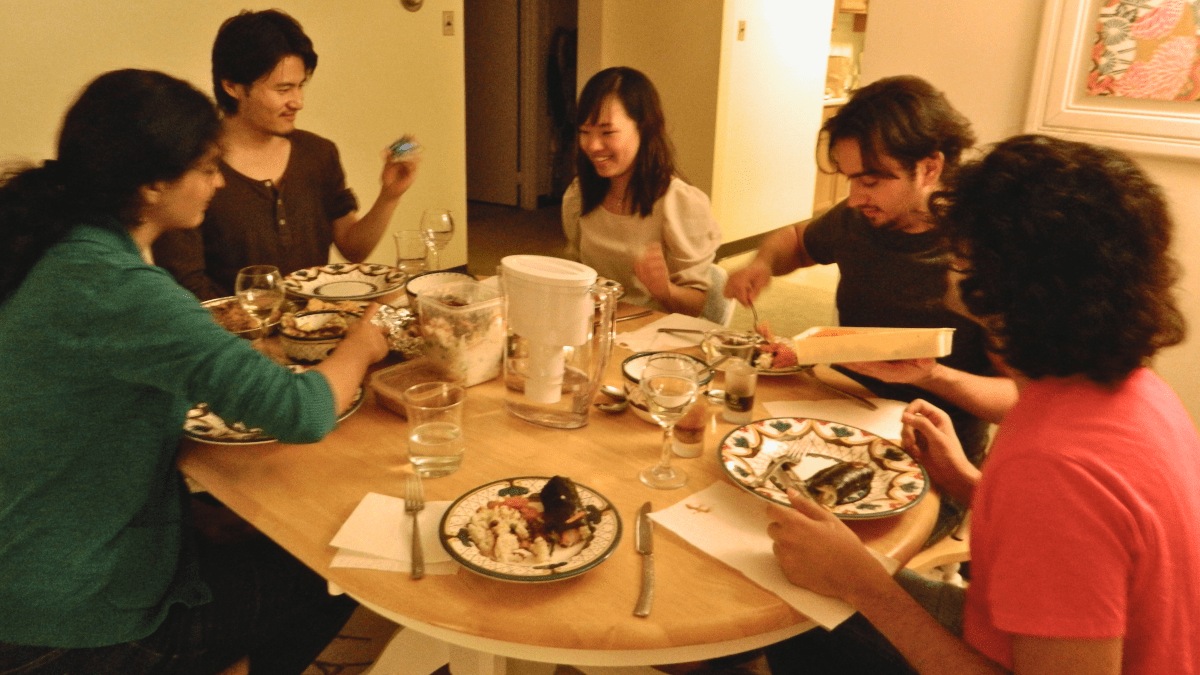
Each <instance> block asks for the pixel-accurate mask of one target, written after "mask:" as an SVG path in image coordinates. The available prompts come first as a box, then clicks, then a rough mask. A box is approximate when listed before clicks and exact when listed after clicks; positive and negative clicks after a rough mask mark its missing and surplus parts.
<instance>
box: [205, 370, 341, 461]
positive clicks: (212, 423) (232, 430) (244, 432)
mask: <svg viewBox="0 0 1200 675" xmlns="http://www.w3.org/2000/svg"><path fill="white" fill-rule="evenodd" d="M286 368H288V369H289V370H291V371H292V372H294V373H302V372H304V371H305V370H308V369H307V368H305V367H304V366H297V365H290V366H286ZM362 403H363V389H362V387H359V388H358V391H356V392H354V400H353V401H351V403H350V407H349V408H347V409H346V412H344V413H342V414H341V415H339V416H338V421H339V422H341V421H342V420H344V419H346V418H347V417H349V416H350V415H353V414H354V411H356V410H358V409H359V408H360V407H361V406H362ZM183 435H184V436H187V437H188V438H194V439H195V440H197V441H203V442H205V443H212V444H214V445H257V444H259V443H274V442H275V441H276V439H275V437H273V436H268V435H267V434H265V433H263V430H262V429H258V428H248V427H246V425H245V424H242V423H241V422H233V423H232V424H231V423H228V422H226V421H225V420H223V419H221V416H220V415H218V414H216V413H215V412H213V411H212V410H209V408H208V404H207V403H197V404H196V405H194V406H192V409H191V410H189V411H188V412H187V417H185V418H184V421H183Z"/></svg>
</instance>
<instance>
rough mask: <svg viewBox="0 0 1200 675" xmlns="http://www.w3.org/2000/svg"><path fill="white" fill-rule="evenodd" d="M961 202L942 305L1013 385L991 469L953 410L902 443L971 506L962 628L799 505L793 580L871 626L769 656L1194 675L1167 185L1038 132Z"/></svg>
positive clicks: (974, 183) (991, 164) (1195, 490)
mask: <svg viewBox="0 0 1200 675" xmlns="http://www.w3.org/2000/svg"><path fill="white" fill-rule="evenodd" d="M950 187H951V188H952V189H951V190H950V191H949V192H946V193H942V194H940V195H938V196H937V198H936V199H935V200H934V204H935V209H934V213H935V216H936V218H937V220H938V223H939V227H943V228H944V231H945V232H946V235H947V237H948V238H949V240H950V242H951V244H952V246H953V247H954V250H955V251H957V252H958V258H957V260H956V262H955V263H954V264H953V265H952V268H951V269H950V270H948V274H949V275H950V277H951V281H952V283H951V284H950V287H951V295H952V296H953V297H952V298H949V299H948V302H951V303H953V304H954V306H956V307H958V309H959V311H960V312H962V313H963V314H966V315H968V316H971V317H973V318H974V319H975V320H976V321H978V322H979V323H980V324H981V325H982V326H983V327H984V329H985V330H986V332H987V334H988V339H989V349H990V351H991V354H992V356H993V359H994V360H995V362H996V363H997V366H998V367H999V368H1000V370H1001V371H1003V372H1004V373H1006V374H1008V375H1010V376H1011V377H1012V378H1013V379H1014V381H1015V382H1016V383H1017V386H1018V389H1019V399H1018V402H1017V404H1016V406H1015V407H1014V408H1013V409H1012V410H1011V411H1010V412H1009V414H1008V415H1007V416H1006V417H1005V419H1004V422H1003V423H1002V424H1001V426H1000V429H999V431H998V433H997V436H996V439H995V442H994V444H993V446H992V450H991V453H990V455H989V457H988V458H987V460H986V461H985V463H984V465H983V467H982V471H980V470H979V469H976V468H974V467H973V466H972V465H971V464H970V463H969V462H968V461H967V460H966V458H965V456H964V455H963V453H962V449H961V447H960V445H959V443H958V440H957V438H956V437H955V436H954V431H953V428H952V427H951V426H950V424H949V421H948V419H947V417H946V415H945V414H944V413H943V412H942V411H941V410H939V409H938V408H936V407H934V406H932V405H930V404H928V403H926V402H925V401H921V400H918V401H914V402H913V403H912V404H911V405H909V407H908V408H907V410H906V411H905V413H904V416H903V421H904V424H905V429H904V439H903V440H904V443H905V446H906V448H907V449H908V450H909V451H910V452H911V453H912V454H913V455H914V456H915V457H916V458H917V459H918V460H919V461H921V463H922V464H923V465H924V466H925V468H926V469H927V470H928V471H929V473H930V475H931V476H932V477H933V479H934V481H935V482H936V483H937V484H938V485H940V486H942V487H943V489H944V490H945V491H946V492H947V493H949V494H950V495H952V496H954V497H956V498H958V499H961V500H962V501H963V502H965V503H970V504H971V506H972V510H973V516H972V525H971V528H972V532H971V575H970V576H971V581H970V585H969V588H968V589H967V592H966V597H965V602H963V603H962V605H961V613H960V617H955V616H954V615H955V614H957V613H958V612H955V611H947V610H948V609H949V610H954V609H956V608H955V607H953V604H954V602H953V593H944V592H942V591H944V590H945V589H938V588H934V589H932V591H933V592H932V593H929V597H938V598H940V599H941V600H942V606H941V607H939V608H937V610H936V611H935V613H936V614H938V615H939V619H941V622H939V620H938V619H935V618H934V616H933V614H931V613H930V612H929V611H926V610H927V609H930V608H929V606H928V604H925V605H922V604H918V600H916V599H914V596H915V597H922V594H920V593H914V594H913V595H910V593H906V589H908V588H911V587H912V586H913V584H912V583H911V582H912V579H911V578H906V577H905V574H903V573H902V575H901V576H900V577H898V578H897V579H895V580H894V579H893V578H892V577H890V576H889V575H888V574H887V573H886V571H884V569H883V567H882V566H880V565H879V564H878V563H877V562H875V561H874V559H873V558H872V557H871V556H870V555H868V554H867V553H866V550H865V549H864V547H863V546H862V544H861V543H860V542H859V541H858V539H857V538H856V537H855V536H854V534H853V533H852V532H851V531H850V530H849V529H848V528H846V527H845V526H844V525H843V524H842V523H841V522H840V521H839V520H837V519H836V518H835V517H834V516H833V515H832V514H830V513H829V512H827V511H825V510H824V509H823V508H822V507H820V506H817V505H816V503H815V502H813V501H810V500H807V499H805V498H804V497H802V496H801V495H799V494H797V493H794V492H793V493H792V494H791V495H790V496H791V501H792V505H793V506H794V507H795V508H794V509H787V508H784V507H778V506H772V507H770V508H771V516H772V518H773V520H774V522H773V523H772V524H771V525H770V528H769V533H770V534H771V536H772V538H773V539H774V540H775V553H776V556H777V557H778V559H779V561H780V564H781V565H782V567H783V570H784V572H785V573H786V574H787V576H788V578H789V579H790V580H791V581H792V582H793V583H796V584H798V585H801V586H805V587H807V588H810V589H812V590H814V591H817V592H819V593H823V594H826V595H831V596H836V597H840V598H843V599H845V600H847V601H848V602H850V603H851V604H852V605H854V607H855V608H856V609H857V610H858V611H859V613H860V616H857V617H855V619H852V620H851V622H848V623H849V624H850V626H851V628H849V629H847V630H844V631H843V630H842V629H840V628H839V629H838V630H835V631H832V632H830V633H822V632H821V631H810V634H803V635H801V636H798V637H797V638H794V639H793V640H790V641H788V642H784V643H780V644H779V645H775V646H773V647H772V648H770V649H769V650H768V658H769V660H770V663H771V666H772V670H773V671H774V672H776V673H781V672H789V670H788V669H789V668H792V669H797V670H795V672H799V670H798V667H799V666H798V664H806V665H808V666H813V667H808V668H806V669H804V670H803V672H805V673H810V672H825V670H823V668H825V667H828V668H829V669H830V672H840V673H857V672H864V673H865V672H870V673H891V672H904V673H910V672H919V673H925V674H932V673H954V674H955V675H963V674H967V673H1005V672H1012V673H1018V674H1022V675H1024V674H1026V673H1080V674H1092V673H1097V674H1098V673H1126V674H1135V673H1136V674H1147V675H1149V674H1152V673H1153V674H1160V673H1172V674H1173V675H1186V674H1188V673H1192V674H1195V673H1200V437H1198V435H1197V431H1196V426H1195V423H1194V422H1193V421H1192V420H1191V419H1190V418H1189V416H1188V413H1187V411H1186V410H1185V409H1184V407H1183V404H1182V403H1181V402H1180V400H1179V398H1178V397H1177V396H1176V395H1175V393H1174V392H1173V391H1172V390H1171V388H1170V387H1169V386H1168V385H1167V384H1166V383H1165V382H1163V380H1162V379H1161V378H1159V376H1158V375H1157V374H1156V373H1155V372H1154V371H1153V370H1151V369H1150V367H1149V365H1150V359H1151V358H1152V357H1153V356H1154V354H1155V353H1156V352H1157V351H1158V350H1159V349H1161V348H1163V347H1168V346H1171V345H1175V344H1178V343H1179V342H1181V341H1182V340H1183V338H1184V325H1183V317H1182V315H1181V314H1180V312H1179V310H1178V308H1177V306H1176V304H1175V300H1174V293H1173V287H1174V284H1175V282H1176V281H1177V280H1178V277H1179V272H1178V267H1177V264H1176V262H1175V261H1174V259H1173V258H1172V257H1171V256H1170V255H1169V248H1170V241H1171V230H1172V227H1173V224H1172V221H1171V217H1170V214H1169V211H1168V208H1167V205H1166V202H1165V200H1164V198H1163V195H1162V192H1161V190H1160V189H1159V188H1158V186H1156V185H1155V184H1154V183H1152V182H1151V181H1150V180H1149V179H1148V178H1147V177H1146V175H1145V174H1144V173H1143V172H1142V171H1141V170H1140V169H1139V168H1138V167H1137V166H1136V165H1135V164H1134V163H1133V162H1132V161H1131V160H1130V159H1129V158H1128V157H1126V156H1124V155H1122V154H1121V153H1119V152H1117V151H1114V150H1111V149H1107V148H1102V147H1097V146H1091V145H1087V144H1083V143H1075V142H1070V141H1064V140H1058V139H1053V138H1049V137H1045V136H1019V137H1015V138H1012V139H1009V140H1007V141H1004V142H1002V143H1000V144H999V145H997V146H996V147H995V148H994V149H993V150H992V151H991V152H990V153H989V154H988V155H987V156H986V157H984V158H983V159H981V160H979V161H976V162H974V163H971V164H968V165H967V166H965V167H964V168H963V169H962V170H961V172H960V173H959V175H958V176H957V178H956V179H955V182H954V184H953V185H952V186H950ZM897 582H899V583H897ZM924 590H925V591H926V592H928V591H930V590H931V589H929V588H926V589H924ZM948 598H949V601H947V599H948ZM948 605H949V607H948ZM868 622H869V625H867V624H868ZM960 625H961V635H959V634H956V631H955V629H954V627H957V626H960ZM946 626H949V627H950V628H947V627H946ZM880 636H881V637H882V638H886V641H884V640H879V639H878V638H879V637H880Z"/></svg>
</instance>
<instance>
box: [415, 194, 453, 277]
mask: <svg viewBox="0 0 1200 675" xmlns="http://www.w3.org/2000/svg"><path fill="white" fill-rule="evenodd" d="M453 236H454V218H453V217H452V216H451V215H450V212H449V211H447V210H446V209H426V210H425V212H424V213H422V214H421V238H422V239H424V240H425V246H427V247H428V248H429V251H430V252H431V253H432V254H433V269H435V270H437V269H441V266H440V265H439V264H438V263H439V260H438V253H439V252H440V251H441V250H442V249H444V248H446V244H449V243H450V238H451V237H453Z"/></svg>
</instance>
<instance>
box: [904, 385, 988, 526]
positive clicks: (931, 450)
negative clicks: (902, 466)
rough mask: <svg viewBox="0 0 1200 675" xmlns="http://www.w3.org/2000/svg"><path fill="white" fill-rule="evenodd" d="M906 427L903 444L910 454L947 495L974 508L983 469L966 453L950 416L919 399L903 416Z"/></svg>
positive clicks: (905, 410) (910, 405) (909, 406)
mask: <svg viewBox="0 0 1200 675" xmlns="http://www.w3.org/2000/svg"><path fill="white" fill-rule="evenodd" d="M900 421H901V422H903V423H904V427H903V429H901V431H900V442H901V445H902V446H903V447H904V449H905V451H907V452H908V454H910V455H912V456H913V458H914V459H916V460H917V461H918V462H920V463H921V465H922V466H924V467H925V470H926V471H928V472H929V477H930V478H931V479H933V482H934V483H936V484H937V485H938V487H940V488H941V489H942V490H943V491H945V492H946V493H947V494H949V495H950V496H951V497H954V498H955V499H957V500H958V501H960V502H962V503H963V504H970V503H971V497H972V496H973V495H974V494H975V486H976V485H977V484H978V483H979V476H980V473H979V469H977V468H975V467H974V466H973V465H972V464H971V462H970V461H969V460H968V459H967V455H966V453H964V452H963V449H962V444H961V443H959V441H958V436H957V435H956V434H955V433H954V425H953V424H952V423H951V422H950V416H949V415H947V414H946V413H945V411H943V410H942V409H941V408H938V407H937V406H934V405H933V404H931V403H929V402H928V401H924V400H922V399H917V400H915V401H913V402H912V403H910V404H908V407H907V408H905V409H904V412H903V413H901V415H900Z"/></svg>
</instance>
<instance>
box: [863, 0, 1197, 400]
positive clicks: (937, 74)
mask: <svg viewBox="0 0 1200 675" xmlns="http://www.w3.org/2000/svg"><path fill="white" fill-rule="evenodd" d="M1042 12H1043V0H1006V2H962V0H872V1H871V14H870V19H869V21H868V22H867V38H866V44H865V49H864V52H863V77H862V81H863V83H868V82H871V81H873V80H876V79H879V78H880V77H884V76H887V75H898V74H904V73H911V74H914V75H919V76H921V77H924V78H926V79H928V80H929V81H930V82H932V83H933V84H934V85H935V86H937V87H939V88H941V89H942V90H943V91H945V92H946V96H947V97H948V98H949V99H950V102H951V103H953V104H954V105H955V106H956V107H957V108H959V110H961V111H962V112H963V113H964V114H966V115H967V117H969V118H970V119H971V121H972V122H973V123H974V124H975V128H976V131H977V133H978V134H979V137H980V142H981V143H992V142H995V141H999V140H1002V139H1004V138H1007V137H1009V136H1011V135H1013V134H1017V133H1021V132H1022V131H1023V124H1024V120H1025V108H1026V105H1027V102H1028V99H1029V91H1028V90H1029V87H1030V83H1031V80H1032V77H1033V64H1034V59H1035V58H1036V55H1037V43H1038V38H1039V28H1040V22H1041V18H1042ZM947 26H953V27H954V28H953V30H946V29H945V27H947ZM1135 159H1137V160H1138V161H1139V163H1141V165H1142V166H1143V167H1144V168H1145V169H1146V171H1147V172H1148V173H1149V174H1150V175H1151V177H1153V178H1154V179H1155V180H1156V181H1158V182H1159V183H1160V184H1161V185H1162V186H1163V187H1164V188H1165V189H1166V191H1167V194H1168V197H1169V199H1170V200H1171V204H1172V209H1173V210H1174V215H1175V219H1176V224H1177V234H1176V242H1175V257H1176V258H1177V259H1179V261H1180V262H1181V263H1182V264H1183V270H1184V278H1183V280H1182V282H1181V284H1180V286H1179V290H1180V294H1179V298H1180V301H1181V308H1182V309H1183V311H1184V314H1185V316H1186V318H1187V319H1188V324H1189V326H1190V328H1191V332H1190V335H1191V337H1190V338H1189V340H1188V341H1187V342H1185V343H1184V344H1183V345H1180V346H1178V347H1174V348H1171V349H1167V350H1165V351H1163V352H1162V353H1161V354H1160V356H1159V358H1158V359H1157V361H1156V364H1155V367H1156V369H1157V370H1158V372H1159V373H1160V374H1162V376H1163V377H1164V379H1166V380H1167V381H1168V382H1169V383H1170V384H1171V386H1172V387H1174V388H1175V391H1176V392H1178V393H1179V395H1180V397H1181V398H1182V399H1183V401H1184V404H1185V405H1186V406H1187V408H1188V411H1189V412H1190V413H1191V415H1192V419H1193V420H1194V421H1195V420H1200V377H1197V376H1198V375H1200V332H1198V331H1200V290H1198V289H1200V190H1198V189H1197V188H1198V187H1200V163H1197V162H1194V161H1179V160H1164V159H1159V158H1151V157H1135Z"/></svg>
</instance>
